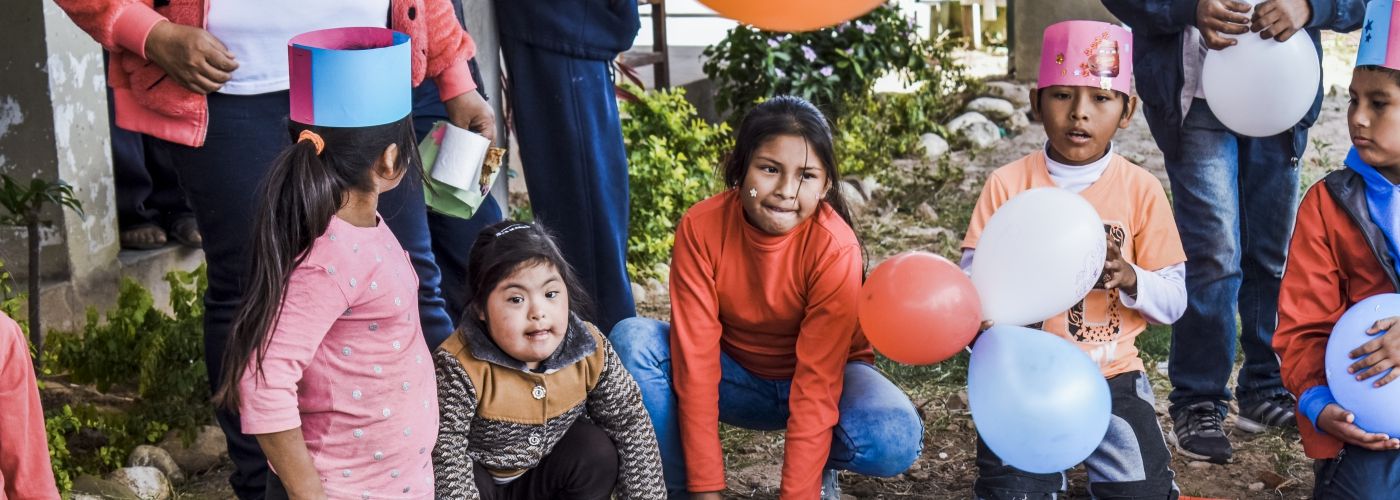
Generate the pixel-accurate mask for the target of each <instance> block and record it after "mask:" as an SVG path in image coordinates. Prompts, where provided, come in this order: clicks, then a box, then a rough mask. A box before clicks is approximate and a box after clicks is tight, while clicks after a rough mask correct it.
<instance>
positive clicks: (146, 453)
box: [126, 444, 185, 484]
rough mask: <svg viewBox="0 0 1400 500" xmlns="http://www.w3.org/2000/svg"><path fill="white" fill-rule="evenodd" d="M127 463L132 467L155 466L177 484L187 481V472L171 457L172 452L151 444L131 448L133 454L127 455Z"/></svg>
mask: <svg viewBox="0 0 1400 500" xmlns="http://www.w3.org/2000/svg"><path fill="white" fill-rule="evenodd" d="M126 465H128V466H130V467H155V468H157V469H160V471H161V473H163V474H165V477H167V478H169V479H170V481H171V482H173V483H175V484H179V483H183V482H185V473H184V471H181V470H180V466H179V465H178V464H176V463H175V459H174V458H171V456H170V452H168V451H165V450H164V449H161V448H157V447H155V446H151V445H145V444H143V445H141V446H137V447H136V449H134V450H131V456H129V457H127V459H126Z"/></svg>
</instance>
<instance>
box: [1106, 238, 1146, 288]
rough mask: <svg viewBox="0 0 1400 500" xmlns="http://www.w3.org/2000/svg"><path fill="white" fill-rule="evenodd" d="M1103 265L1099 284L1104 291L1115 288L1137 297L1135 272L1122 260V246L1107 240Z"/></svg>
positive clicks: (1110, 239) (1130, 265) (1131, 266)
mask: <svg viewBox="0 0 1400 500" xmlns="http://www.w3.org/2000/svg"><path fill="white" fill-rule="evenodd" d="M1106 257H1107V258H1106V259H1105V260H1104V263H1103V275H1102V276H1101V277H1100V278H1099V283H1100V284H1102V285H1103V287H1104V288H1105V289H1108V290H1113V289H1115V288H1117V289H1119V290H1122V291H1124V292H1125V293H1127V294H1128V295H1131V296H1133V297H1136V296H1137V271H1136V270H1134V269H1133V265H1132V264H1129V263H1128V261H1127V259H1124V258H1123V245H1122V244H1121V243H1116V242H1114V241H1113V238H1109V239H1108V252H1107V254H1106Z"/></svg>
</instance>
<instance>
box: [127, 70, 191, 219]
mask: <svg viewBox="0 0 1400 500" xmlns="http://www.w3.org/2000/svg"><path fill="white" fill-rule="evenodd" d="M107 101H108V102H107V110H108V116H109V117H111V116H113V114H112V89H111V88H108V89H107ZM110 123H111V130H112V181H113V184H114V185H115V187H116V189H115V194H116V202H117V226H118V229H120V230H121V231H122V232H123V233H124V234H125V233H126V232H127V231H130V230H133V229H140V228H142V226H159V228H155V227H152V229H158V230H159V229H164V230H169V229H172V226H173V225H174V223H175V221H177V220H179V219H181V218H184V217H190V216H193V213H192V211H191V210H190V207H189V204H187V203H185V193H184V192H183V191H181V190H180V182H179V177H178V176H177V174H176V172H175V168H174V166H173V165H171V164H170V159H169V158H168V157H167V155H165V154H164V152H163V151H161V150H159V149H157V148H154V147H152V146H150V143H151V142H153V141H154V139H147V138H146V136H144V135H143V134H139V133H136V132H132V131H129V130H126V129H123V128H120V127H118V126H117V124H116V122H115V120H113V121H111V122H110ZM124 239H125V237H124ZM143 240H144V239H143ZM124 244H126V242H124ZM138 246H140V245H138Z"/></svg>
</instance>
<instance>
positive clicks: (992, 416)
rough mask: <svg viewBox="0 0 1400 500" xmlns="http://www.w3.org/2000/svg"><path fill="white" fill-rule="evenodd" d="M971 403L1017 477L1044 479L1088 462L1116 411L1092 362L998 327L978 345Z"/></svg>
mask: <svg viewBox="0 0 1400 500" xmlns="http://www.w3.org/2000/svg"><path fill="white" fill-rule="evenodd" d="M967 396H968V403H969V405H970V406H971V407H972V420H973V422H975V423H976V424H977V432H978V433H979V434H981V436H982V441H983V442H984V443H986V444H987V447H988V448H991V450H992V451H993V452H995V453H996V454H997V456H998V457H1000V458H1001V460H1002V461H1003V462H1006V463H1007V464H1009V465H1011V466H1013V467H1015V468H1017V469H1021V470H1024V471H1027V472H1036V473H1042V474H1048V473H1052V472H1060V471H1063V470H1065V469H1068V468H1070V467H1074V466H1075V465H1077V464H1079V463H1080V462H1083V461H1084V459H1085V458H1088V457H1089V455H1090V454H1091V453H1093V452H1094V449H1096V448H1098V447H1099V443H1101V442H1103V437H1104V434H1105V433H1106V432H1107V431H1108V421H1109V417H1110V416H1111V411H1112V399H1111V398H1110V397H1109V394H1108V381H1106V380H1104V377H1103V374H1102V373H1100V372H1099V367H1098V365H1097V364H1096V363H1094V361H1093V360H1091V359H1089V356H1088V355H1087V354H1084V352H1083V351H1082V350H1080V349H1079V347H1078V346H1076V345H1074V344H1073V343H1071V342H1070V341H1068V340H1065V339H1062V338H1060V337H1057V336H1055V335H1052V334H1049V333H1045V332H1042V331H1039V330H1032V329H1030V328H1022V327H1019V326H1001V325H998V326H994V327H992V328H991V329H988V330H987V331H986V332H985V333H983V334H982V336H981V338H979V339H978V340H977V344H976V345H974V346H973V347H972V359H971V361H970V364H969V366H968V370H967Z"/></svg>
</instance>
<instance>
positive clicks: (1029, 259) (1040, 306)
mask: <svg viewBox="0 0 1400 500" xmlns="http://www.w3.org/2000/svg"><path fill="white" fill-rule="evenodd" d="M1105 234H1106V233H1105V232H1104V227H1103V220H1102V219H1100V218H1099V213H1098V211H1096V210H1094V206H1093V205H1090V204H1089V202H1088V201H1087V200H1085V199H1084V198H1082V197H1080V196H1079V195H1077V194H1074V193H1071V192H1069V191H1066V190H1064V189H1060V188H1037V189H1032V190H1029V191H1025V192H1023V193H1021V194H1018V195H1016V196H1014V197H1012V198H1011V199H1010V200H1007V201H1006V203H1005V204H1003V205H1002V206H1001V208H998V209H997V211H996V213H994V214H992V217H991V219H989V220H988V221H987V226H986V227H985V228H984V229H983V230H982V237H981V239H980V240H979V241H978V243H977V253H976V256H975V258H973V260H972V269H971V271H972V284H973V286H975V287H977V294H978V295H979V296H980V297H981V299H982V317H983V318H984V319H987V320H991V321H993V322H996V323H997V324H1001V325H1017V326H1022V325H1029V324H1031V323H1035V322H1038V321H1043V320H1045V319H1046V318H1049V317H1051V316H1054V315H1056V314H1058V313H1061V312H1064V311H1065V310H1067V309H1069V308H1070V307H1073V306H1074V304H1076V303H1078V302H1079V301H1080V300H1083V299H1084V296H1085V295H1088V294H1089V291H1090V290H1091V289H1093V287H1094V284H1096V283H1098V281H1099V274H1100V273H1101V272H1102V271H1103V265H1104V255H1105V253H1106V252H1107V249H1108V240H1107V237H1106V236H1105Z"/></svg>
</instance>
